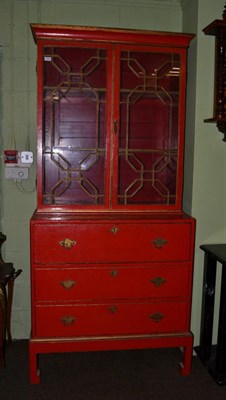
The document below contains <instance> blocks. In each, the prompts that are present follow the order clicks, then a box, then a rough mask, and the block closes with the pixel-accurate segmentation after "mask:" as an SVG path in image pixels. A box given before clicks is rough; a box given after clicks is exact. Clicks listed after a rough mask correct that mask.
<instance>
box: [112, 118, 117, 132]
mask: <svg viewBox="0 0 226 400" xmlns="http://www.w3.org/2000/svg"><path fill="white" fill-rule="evenodd" d="M113 129H114V134H115V135H116V134H117V131H118V121H117V120H116V119H114V121H113Z"/></svg>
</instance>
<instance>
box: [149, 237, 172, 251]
mask: <svg viewBox="0 0 226 400" xmlns="http://www.w3.org/2000/svg"><path fill="white" fill-rule="evenodd" d="M152 243H153V244H154V246H155V247H156V248H157V249H161V248H162V247H164V246H165V244H166V243H168V242H167V240H166V239H164V238H161V237H158V238H156V239H155V240H153V241H152Z"/></svg>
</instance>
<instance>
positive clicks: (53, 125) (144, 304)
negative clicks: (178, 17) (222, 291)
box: [30, 25, 195, 383]
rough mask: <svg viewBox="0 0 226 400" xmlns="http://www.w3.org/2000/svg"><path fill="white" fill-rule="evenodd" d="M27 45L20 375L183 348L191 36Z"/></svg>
mask: <svg viewBox="0 0 226 400" xmlns="http://www.w3.org/2000/svg"><path fill="white" fill-rule="evenodd" d="M32 31H33V35H34V38H35V41H36V42H37V45H38V127H37V133H38V163H37V189H38V190H37V191H38V197H37V210H36V212H35V213H34V215H33V217H32V219H31V301H32V331H31V339H30V379H31V383H39V382H40V376H39V371H38V365H37V358H38V355H39V354H41V353H50V352H70V351H97V350H122V349H141V348H151V347H153V348H156V347H179V346H180V347H183V348H184V357H183V358H184V359H183V363H182V364H181V373H182V374H184V375H187V374H189V373H190V369H191V358H192V344H193V335H192V333H191V332H190V309H191V291H192V274H193V252H194V235H195V220H194V219H193V218H191V217H190V216H187V215H185V214H184V213H183V211H182V208H181V204H182V186H183V154H184V121H185V95H186V93H185V89H186V55H187V47H188V45H189V42H190V40H191V39H192V35H186V34H175V33H162V32H148V31H132V30H125V31H124V30H120V29H115V30H114V29H104V28H82V27H63V26H51V25H32Z"/></svg>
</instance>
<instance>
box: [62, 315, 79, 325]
mask: <svg viewBox="0 0 226 400" xmlns="http://www.w3.org/2000/svg"><path fill="white" fill-rule="evenodd" d="M60 320H61V322H62V323H63V324H64V325H65V326H70V325H73V323H74V321H75V317H72V316H71V315H66V316H65V317H62V318H60Z"/></svg>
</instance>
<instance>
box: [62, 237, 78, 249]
mask: <svg viewBox="0 0 226 400" xmlns="http://www.w3.org/2000/svg"><path fill="white" fill-rule="evenodd" d="M59 243H60V245H61V246H63V247H64V248H65V249H68V250H70V249H72V247H73V246H74V245H75V244H76V242H75V241H74V240H71V239H68V238H65V239H64V240H61V241H60V242H59Z"/></svg>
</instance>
